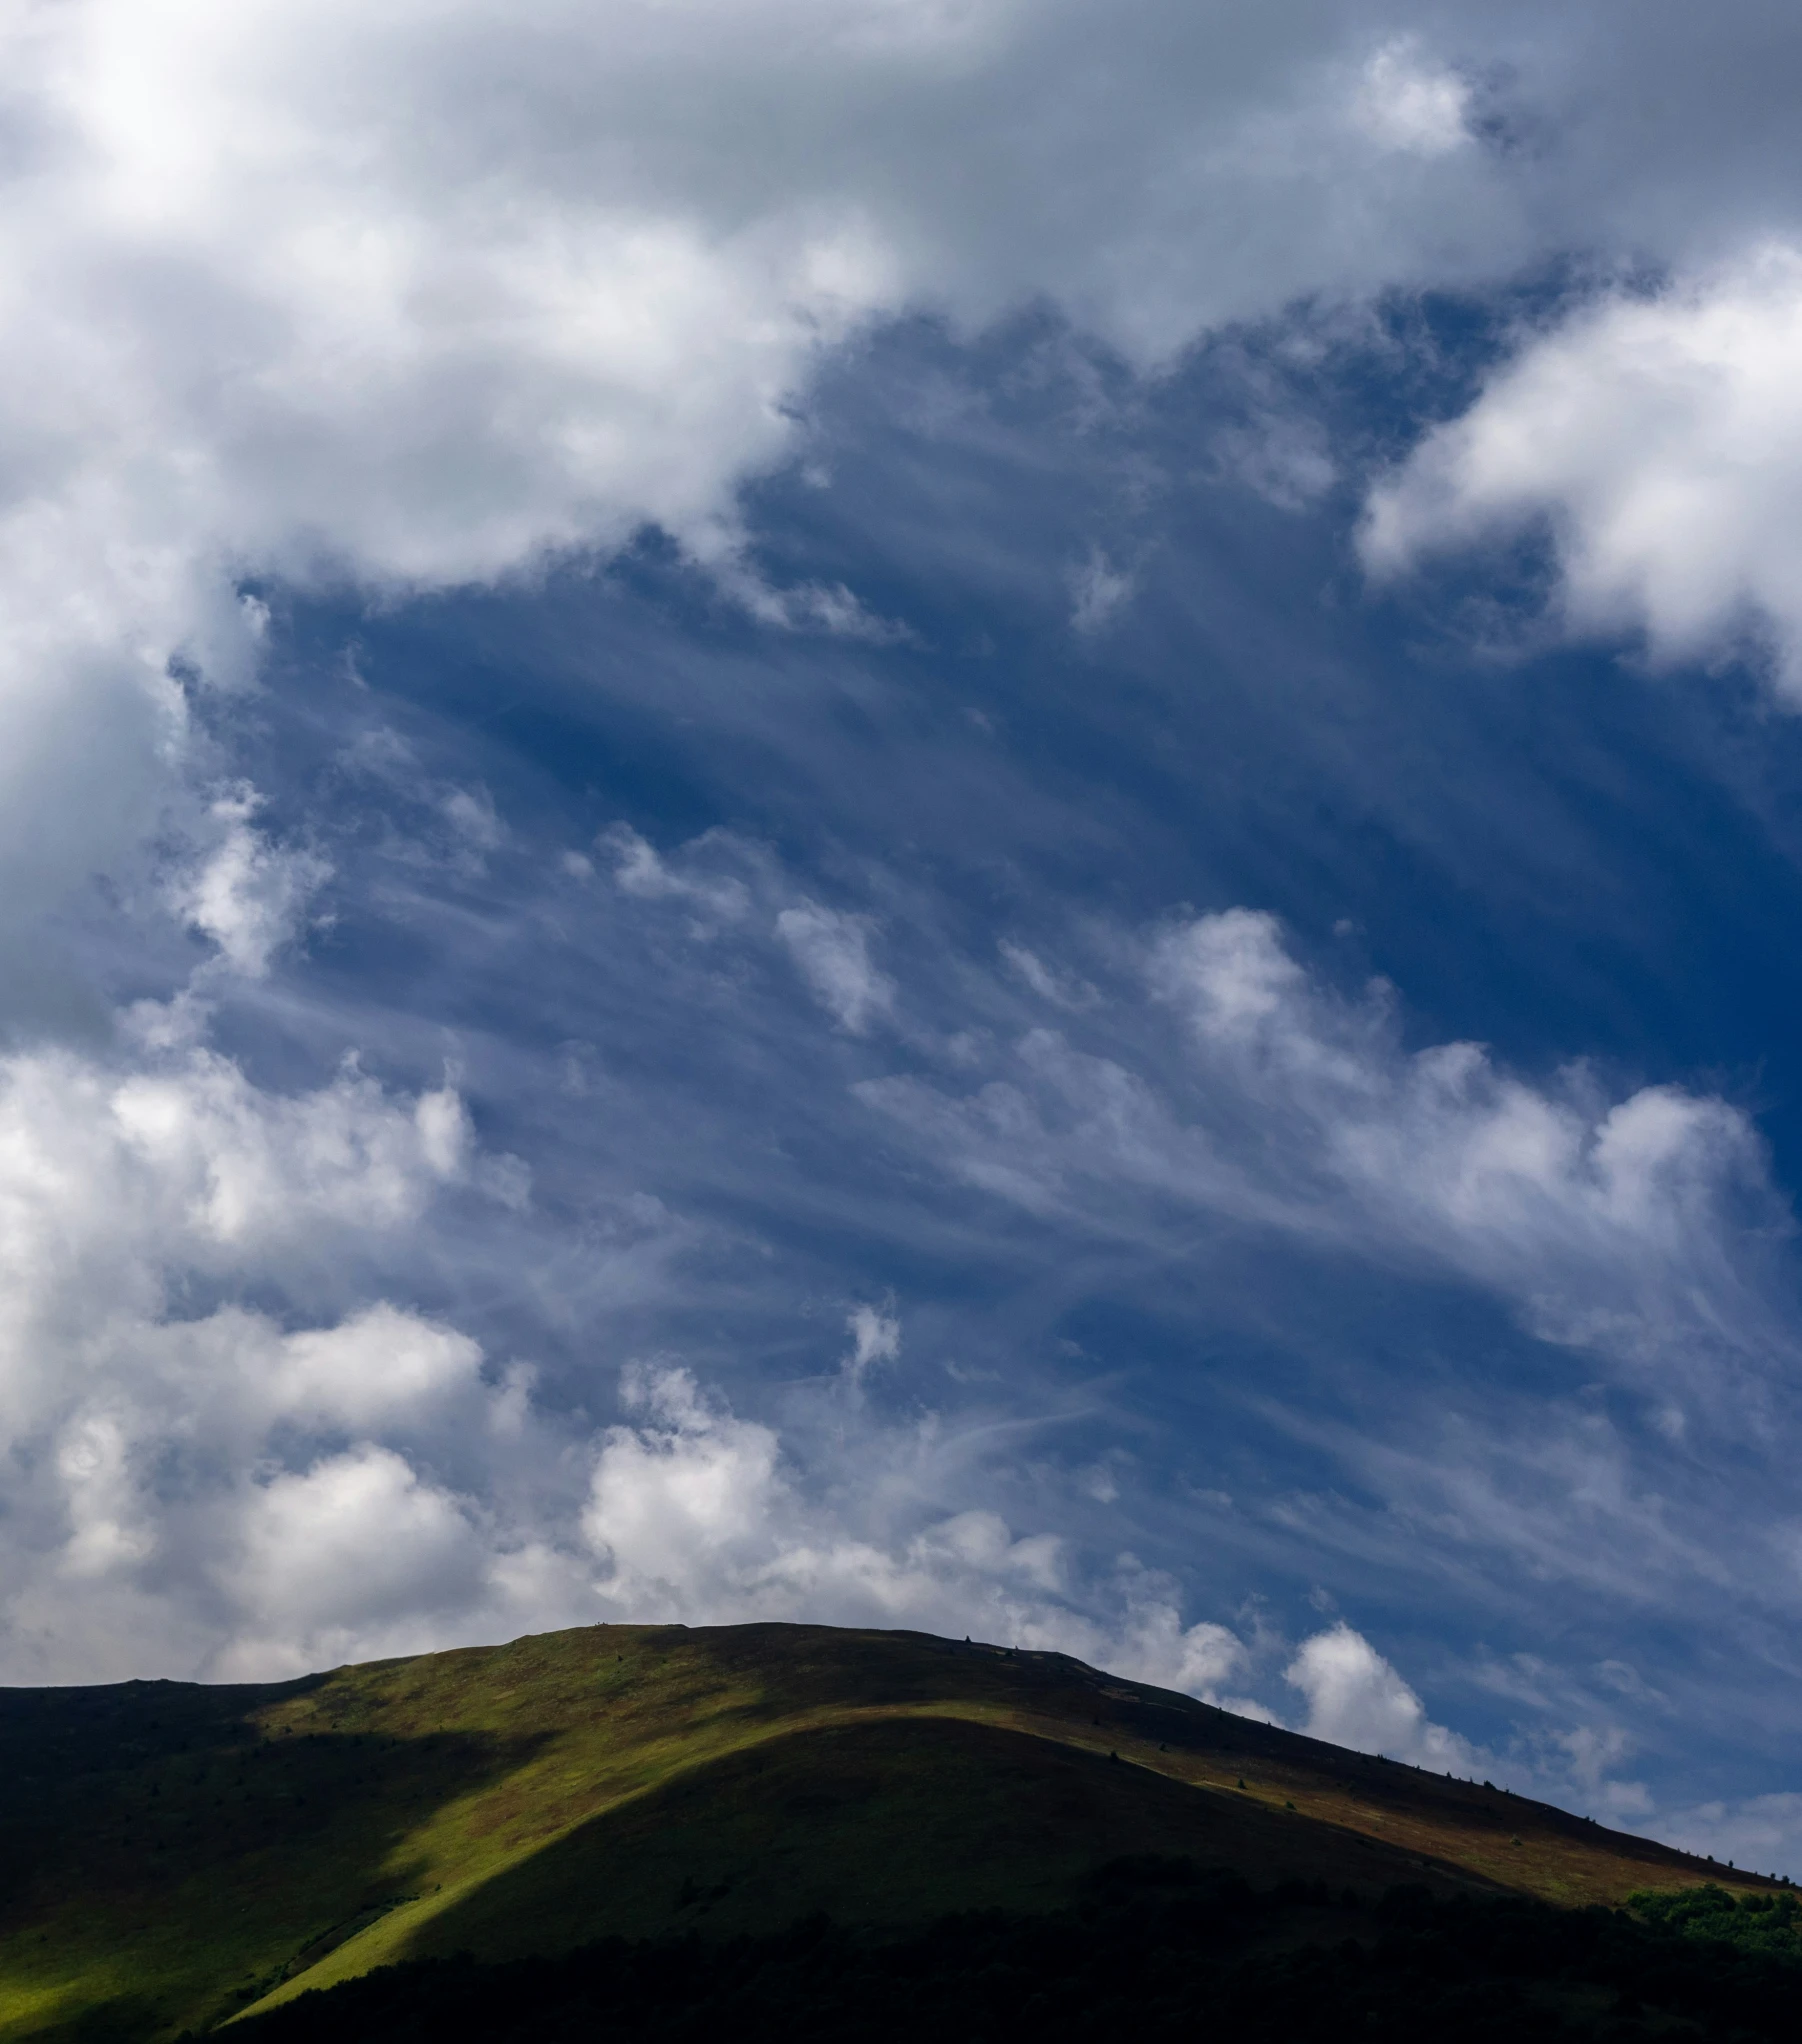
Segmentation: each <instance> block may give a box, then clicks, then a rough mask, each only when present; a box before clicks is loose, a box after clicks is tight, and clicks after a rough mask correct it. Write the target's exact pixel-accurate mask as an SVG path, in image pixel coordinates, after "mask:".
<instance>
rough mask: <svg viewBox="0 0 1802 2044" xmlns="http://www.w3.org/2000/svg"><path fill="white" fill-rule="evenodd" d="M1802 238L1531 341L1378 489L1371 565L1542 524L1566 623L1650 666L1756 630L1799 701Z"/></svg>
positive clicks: (1586, 314)
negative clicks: (1645, 655)
mask: <svg viewBox="0 0 1802 2044" xmlns="http://www.w3.org/2000/svg"><path fill="white" fill-rule="evenodd" d="M1799 346H1802V248H1799V247H1798V246H1797V245H1795V244H1791V243H1785V242H1765V243H1762V244H1760V245H1759V246H1757V247H1755V248H1753V249H1751V250H1750V251H1748V252H1747V253H1745V254H1743V255H1741V256H1740V257H1738V258H1737V259H1736V260H1734V261H1732V262H1730V263H1726V264H1722V265H1718V266H1715V267H1713V268H1711V269H1709V270H1707V271H1703V272H1700V273H1696V274H1691V275H1687V276H1684V277H1681V278H1678V279H1675V280H1673V281H1671V282H1669V283H1668V284H1666V285H1664V286H1663V287H1661V288H1660V289H1658V290H1656V291H1652V292H1627V291H1611V292H1608V293H1606V294H1604V295H1603V296H1602V297H1600V298H1599V299H1598V300H1597V301H1596V302H1594V303H1592V304H1590V305H1587V306H1585V307H1583V308H1582V309H1581V310H1579V311H1577V312H1576V313H1574V314H1572V315H1571V316H1570V317H1569V318H1567V319H1566V320H1564V321H1563V322H1562V323H1561V324H1559V325H1557V326H1555V327H1554V328H1553V329H1552V330H1551V331H1550V332H1549V333H1547V334H1544V335H1542V336H1540V337H1539V338H1536V339H1533V340H1530V341H1529V342H1528V343H1527V344H1526V345H1525V347H1524V348H1523V349H1522V350H1521V352H1520V353H1519V354H1518V355H1517V356H1516V357H1515V359H1513V360H1512V361H1511V362H1509V363H1508V364H1507V365H1506V366H1505V367H1504V368H1503V369H1502V370H1500V371H1499V372H1498V373H1497V374H1496V375H1495V376H1494V377H1492V378H1491V380H1490V381H1489V383H1488V384H1487V386H1486V387H1485V388H1484V390H1483V391H1482V392H1481V394H1480V395H1479V397H1478V398H1477V400H1476V402H1475V404H1474V405H1472V407H1471V408H1470V410H1469V411H1467V412H1466V413H1465V414H1464V415H1463V416H1462V417H1461V418H1459V419H1457V420H1455V421H1454V422H1452V423H1451V424H1449V425H1446V426H1442V427H1440V428H1439V429H1438V430H1437V431H1435V432H1434V433H1432V434H1431V435H1429V436H1428V438H1427V439H1426V440H1425V441H1424V442H1423V444H1422V445H1421V446H1420V447H1418V448H1417V449H1415V451H1414V453H1413V454H1412V455H1411V456H1410V457H1409V458H1408V460H1407V462H1406V463H1405V464H1404V465H1403V467H1402V469H1401V470H1400V472H1399V473H1398V474H1397V475H1395V476H1394V477H1392V478H1391V479H1389V480H1388V481H1386V482H1385V483H1383V484H1382V485H1381V486H1380V487H1379V488H1378V489H1377V490H1376V491H1374V492H1373V494H1372V497H1371V500H1370V504H1369V508H1368V512H1367V515H1366V520H1365V525H1364V531H1363V549H1364V555H1365V559H1366V560H1367V562H1368V563H1369V564H1370V565H1371V566H1372V567H1373V568H1374V569H1376V570H1377V571H1379V572H1381V573H1387V574H1393V573H1396V572H1398V571H1399V570H1401V569H1403V568H1405V567H1407V566H1409V565H1410V564H1412V563H1414V562H1416V561H1419V560H1421V559H1423V558H1425V557H1427V556H1430V555H1432V554H1435V553H1440V552H1444V551H1448V550H1454V549H1460V548H1463V549H1468V548H1473V547H1476V546H1479V545H1482V544H1485V543H1491V542H1494V541H1495V540H1497V539H1506V538H1508V537H1509V536H1510V535H1512V534H1517V533H1519V532H1521V531H1523V530H1530V529H1533V528H1535V527H1543V528H1544V529H1545V530H1546V531H1548V532H1549V534H1550V537H1551V541H1552V545H1553V548H1554V550H1555V554H1556V559H1557V566H1558V574H1559V585H1558V591H1559V602H1560V605H1561V609H1562V613H1563V617H1564V620H1565V622H1566V624H1567V625H1568V627H1569V628H1570V629H1571V630H1572V631H1574V632H1580V633H1606V634H1616V633H1636V632H1638V633H1643V634H1644V635H1645V638H1646V640H1647V642H1648V644H1649V647H1650V649H1651V651H1652V653H1653V654H1654V656H1655V657H1656V658H1658V659H1659V660H1661V661H1667V662H1670V661H1685V660H1686V661H1694V660H1712V659H1715V658H1718V657H1720V656H1721V655H1724V654H1729V653H1733V652H1735V651H1744V650H1745V649H1746V648H1747V646H1748V644H1752V645H1754V646H1755V645H1756V642H1757V641H1758V640H1760V639H1763V640H1764V641H1766V643H1767V644H1768V645H1769V647H1770V649H1771V650H1772V652H1773V654H1774V666H1775V680H1776V684H1777V687H1778V690H1779V692H1780V693H1781V694H1782V695H1783V696H1784V697H1785V698H1786V699H1787V700H1789V701H1790V702H1791V703H1802V596H1799V595H1798V593H1797V588H1796V580H1795V576H1794V574H1793V572H1792V568H1793V562H1794V558H1795V552H1796V548H1797V545H1798V544H1799V543H1802V398H1799V397H1798V394H1797V390H1796V381H1795V377H1794V375H1793V373H1792V370H1793V365H1794V362H1795V359H1796V353H1797V349H1798V347H1799Z"/></svg>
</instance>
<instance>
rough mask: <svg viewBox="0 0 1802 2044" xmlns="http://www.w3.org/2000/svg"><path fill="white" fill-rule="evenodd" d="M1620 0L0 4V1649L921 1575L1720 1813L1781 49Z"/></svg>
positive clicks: (1730, 1630)
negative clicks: (3, 92)
mask: <svg viewBox="0 0 1802 2044" xmlns="http://www.w3.org/2000/svg"><path fill="white" fill-rule="evenodd" d="M1260 14H1261V17H1262V15H1263V11H1260ZM1635 21H1636V24H1637V27H1638V33H1637V35H1636V37H1635V39H1634V40H1633V42H1632V46H1631V48H1623V47H1622V45H1621V44H1620V42H1619V40H1618V38H1617V37H1616V36H1615V35H1614V33H1613V31H1614V30H1615V29H1616V28H1618V25H1619V10H1617V9H1613V8H1608V7H1593V8H1589V9H1583V8H1569V7H1566V8H1561V9H1558V10H1550V9H1547V10H1537V9H1534V8H1531V7H1527V8H1522V7H1513V8H1510V9H1508V10H1506V12H1505V14H1504V11H1502V10H1498V9H1492V8H1488V7H1483V6H1476V5H1462V6H1452V5H1447V6H1444V7H1435V8H1429V7H1424V6H1406V7H1398V8H1394V9H1389V10H1383V9H1380V8H1374V7H1373V8H1366V7H1361V6H1358V7H1353V6H1345V7H1335V8H1327V7H1316V6H1311V5H1305V4H1300V0H1297V4H1294V5H1291V6H1287V7H1279V8H1273V9H1271V10H1269V11H1268V19H1264V18H1260V21H1259V22H1258V23H1257V24H1252V23H1251V22H1249V21H1248V20H1245V19H1241V18H1240V16H1239V14H1238V13H1237V12H1236V11H1234V10H1226V9H1207V8H1201V9H1197V8H1194V7H1185V8H1181V9H1176V8H1165V7H1162V6H1160V5H1157V4H1155V0H1134V4H1132V5H1130V6H1127V7H1125V8H1124V9H1121V8H1120V7H1118V6H1116V7H1115V8H1112V9H1109V10H1107V15H1106V19H1105V20H1104V18H1103V13H1102V11H1101V10H1098V9H1093V8H1088V7H1084V6H1078V5H1076V4H1074V0H1071V4H1063V0H1060V4H1056V5H1050V4H1047V5H1044V6H1042V7H1040V8H1037V9H1032V8H1024V7H1019V6H1014V5H1006V4H1002V0H981V4H971V5H968V6H964V7H951V6H942V7H934V6H929V5H926V4H923V0H922V4H906V5H903V4H900V0H881V4H878V0H757V4H756V5H749V6H747V5H742V4H741V5H740V6H739V7H738V8H737V9H736V10H734V11H731V12H726V13H722V12H721V11H720V10H719V9H717V8H715V7H713V6H712V5H710V4H707V0H688V4H684V5H683V6H679V7H673V8H662V9H653V8H645V7H640V6H638V5H635V4H631V0H615V4H611V5H609V6H607V7H603V8H598V9H597V8H593V7H589V8H585V9H578V8H575V7H573V6H571V7H568V8H566V7H564V6H562V5H560V4H545V5H543V6H540V7H538V8H535V9H530V10H528V11H527V16H526V20H525V22H524V24H523V26H522V25H521V24H519V22H518V21H517V19H516V18H509V19H505V20H504V19H503V17H502V14H501V12H500V11H499V10H495V9H491V8H489V7H488V6H486V5H484V4H475V0H441V4H434V5H430V6H421V7H417V8H406V9H401V8H394V9H386V10H384V9H380V8H377V9H374V10H370V9H367V8H364V9H360V10H351V9H348V8H345V9H342V10H340V9H337V8H326V9H325V10H323V11H320V10H317V9H314V10H309V11H308V13H307V15H306V16H305V17H304V19H303V17H302V15H301V12H300V10H297V9H295V8H293V7H291V6H290V5H287V4H285V0H265V4H262V5H260V6H257V7H253V8H249V9H246V10H243V11H242V13H241V14H240V15H239V16H236V17H234V19H233V21H232V22H230V23H224V24H222V23H219V22H215V21H212V20H211V19H210V18H209V17H208V16H207V14H206V11H205V10H195V9H190V8H186V7H182V6H179V5H176V4H174V0H169V4H167V5H164V4H162V0H158V4H156V5H152V6H148V7H146V6H145V5H144V4H143V0H139V4H138V6H137V7H135V8H133V9H126V8H124V7H122V6H119V5H115V4H112V0H81V4H79V5H76V6H73V7H65V8H63V9H61V10H60V11H58V12H57V13H55V14H54V15H51V14H31V13H29V11H28V12H27V14H26V15H25V16H23V17H21V19H20V21H19V22H18V23H17V24H15V25H14V26H13V27H12V28H10V29H8V30H7V31H6V33H7V34H8V36H9V37H10V38H11V54H12V58H13V60H14V61H13V62H12V63H11V65H10V67H9V75H12V76H15V77H17V78H18V79H19V80H20V81H21V83H20V85H19V87H18V89H17V91H16V93H15V94H14V96H13V99H12V100H11V101H10V102H9V104H8V107H7V108H6V110H5V116H4V123H5V128H6V135H7V139H8V144H9V149H10V152H11V153H10V155H9V157H8V163H9V166H10V167H9V169H8V171H7V180H8V182H7V184H6V186H5V189H4V196H3V199H0V230H3V232H4V234H5V237H6V246H7V247H8V249H9V251H10V254H9V258H8V265H9V272H10V274H12V275H13V276H14V277H15V279H17V280H19V284H20V289H19V291H18V293H17V302H16V303H15V304H14V305H12V306H11V307H10V308H9V309H7V310H6V311H5V312H4V315H3V316H0V349H3V350H4V351H5V359H6V360H7V362H8V364H9V368H10V372H11V373H10V376H9V379H8V389H9V395H8V396H7V397H6V399H5V400H4V403H3V404H0V476H4V478H5V495H4V502H3V504H0V576H3V577H4V578H5V584H6V588H7V592H8V604H7V623H6V626H5V631H4V634H3V635H0V636H3V639H4V643H3V644H0V670H3V672H0V683H3V686H0V736H4V738H5V746H4V753H5V760H6V765H5V773H6V775H7V784H6V785H7V789H8V800H7V803H6V805H5V823H4V828H0V863H3V864H4V868H5V873H6V876H7V885H6V887H5V889H4V903H3V906H0V955H3V956H4V959H5V963H6V972H5V974H4V997H3V1000H0V1026H3V1030H4V1047H3V1049H0V1211H3V1212H4V1213H5V1214H6V1216H7V1222H6V1227H5V1229H4V1231H0V1423H3V1424H4V1426H5V1428H6V1431H7V1440H8V1460H7V1462H6V1464H5V1470H6V1474H5V1477H4V1479H3V1484H0V1545H3V1547H4V1552H5V1570H4V1581H5V1588H4V1592H3V1594H0V1675H3V1676H4V1679H8V1680H12V1681H43V1680H79V1679H106V1678H111V1677H119V1676H123V1675H126V1674H168V1675H181V1676H196V1675H198V1676H207V1677H228V1676H247V1675H256V1676H263V1675H278V1674H284V1673H288V1672H293V1671H296V1670H299V1669H303V1668H308V1667H315V1666H323V1665H329V1664H332V1663H334V1662H336V1661H340V1660H343V1659H346V1658H356V1657H364V1656H369V1655H376V1654H383V1653H394V1652H405V1651H413V1650H419V1649H424V1648H429V1647H433V1646H439V1645H446V1644H451V1643H455V1642H459V1641H468V1640H478V1639H493V1638H504V1637H511V1636H513V1635H515V1634H517V1633H519V1632H521V1631H527V1630H534V1629H542V1628H544V1627H548V1626H552V1625H559V1624H575V1623H583V1622H592V1621H593V1620H596V1619H601V1618H609V1617H620V1616H627V1617H641V1618H658V1619H664V1618H678V1619H682V1620H684V1621H686V1622H691V1623H711V1622H722V1621H729V1620H732V1619H735V1618H742V1617H754V1616H760V1617H771V1616H774V1617H786V1618H806V1619H819V1620H825V1621H830V1622H838V1623H876V1624H894V1625H920V1626H925V1627H928V1628H931V1629H935V1630H944V1631H953V1632H959V1633H961V1632H966V1631H968V1632H974V1633H977V1634H979V1635H984V1636H989V1637H995V1638H1007V1639H1010V1640H1012V1639H1018V1640H1022V1641H1032V1642H1034V1643H1039V1644H1047V1645H1056V1646H1060V1647H1064V1648H1067V1649H1069V1650H1071V1651H1074V1652H1077V1653H1081V1654H1083V1655H1085V1656H1086V1657H1088V1658H1090V1659H1096V1660H1101V1661H1104V1662H1107V1663H1108V1664H1110V1665H1113V1666H1117V1667H1120V1668H1123V1669H1128V1670H1130V1671H1132V1672H1134V1673H1138V1674H1141V1675H1144V1676H1147V1677H1149V1678H1151V1679H1155V1680H1159V1681H1164V1682H1169V1683H1172V1684H1175V1685H1178V1686H1182V1687H1185V1688H1189V1689H1192V1690H1194V1691H1195V1692H1196V1693H1198V1694H1203V1695H1207V1696H1210V1697H1214V1698H1218V1699H1222V1700H1227V1701H1229V1702H1232V1703H1234V1704H1235V1706H1236V1707H1240V1708H1246V1709H1251V1710H1255V1711H1258V1712H1261V1713H1263V1714H1266V1715H1270V1716H1274V1717H1277V1718H1280V1719H1281V1720H1282V1721H1284V1722H1287V1723H1292V1724H1296V1725H1301V1726H1306V1727H1307V1728H1309V1729H1312V1730H1314V1731H1317V1732H1319V1733H1320V1734H1322V1735H1323V1736H1326V1737H1330V1738H1335V1739H1341V1740H1344V1741H1346V1742H1348V1743H1352V1744H1356V1745H1360V1746H1363V1747H1366V1748H1368V1749H1371V1750H1381V1751H1387V1752H1391V1753H1394V1754H1397V1755H1401V1756H1404V1757H1407V1758H1410V1759H1415V1760H1419V1761H1421V1762H1422V1763H1424V1764H1428V1765H1433V1766H1439V1767H1444V1768H1449V1769H1451V1770H1453V1771H1455V1772H1458V1773H1462V1774H1473V1775H1478V1776H1486V1777H1488V1778H1491V1779H1496V1780H1506V1781H1509V1782H1511V1783H1513V1784H1515V1785H1516V1786H1519V1787H1522V1788H1526V1789H1530V1790H1532V1791H1533V1792H1535V1793H1540V1794H1545V1795H1549V1796H1552V1797H1554V1798H1556V1799H1559V1800H1562V1801H1564V1802H1566V1803H1568V1804H1570V1805H1571V1806H1573V1807H1578V1808H1582V1809H1585V1810H1591V1811H1594V1812H1595V1813H1597V1814H1598V1815H1602V1816H1605V1817H1608V1818H1610V1819H1612V1820H1613V1821H1617V1822H1622V1823H1626V1824H1630V1825H1634V1826H1639V1827H1643V1828H1646V1829H1649V1830H1653V1831H1656V1832H1658V1833H1660V1834H1661V1835H1665V1836H1670V1837H1676V1838H1680V1839H1682V1840H1684V1841H1686V1842H1692V1843H1694V1844H1696V1845H1697V1846H1698V1847H1699V1848H1701V1849H1703V1850H1709V1851H1715V1852H1717V1853H1719V1854H1720V1855H1721V1856H1722V1857H1726V1856H1729V1855H1731V1856H1733V1857H1735V1858H1737V1859H1739V1860H1740V1862H1741V1863H1742V1864H1745V1863H1748V1862H1749V1863H1751V1864H1754V1865H1757V1866H1760V1867H1770V1868H1773V1869H1779V1868H1782V1869H1786V1870H1790V1871H1795V1872H1802V1779H1798V1778H1797V1776H1796V1773H1795V1770H1794V1766H1793V1762H1792V1758H1791V1756H1792V1754H1793V1748H1794V1734H1795V1730H1796V1722H1795V1705H1794V1695H1795V1682H1794V1674H1795V1671H1796V1660H1797V1649H1796V1646H1795V1644H1794V1641H1795V1637H1796V1625H1797V1620H1798V1618H1799V1617H1802V1501H1799V1500H1798V1497H1797V1494H1796V1488H1795V1479H1794V1474H1793V1471H1794V1468H1795V1465H1796V1451H1797V1448H1798V1446H1799V1445H1802V1411H1799V1410H1798V1401H1797V1394H1796V1389H1795V1384H1796V1369H1795V1357H1796V1348H1797V1341H1798V1336H1799V1335H1802V1292H1799V1289H1798V1274H1799V1273H1798V1261H1797V1246H1796V1242H1795V1203H1796V1191H1797V1187H1798V1184H1799V1183H1802V1066H1799V1064H1798V1053H1797V1049H1796V1040H1797V1039H1796V1031H1795V1027H1794V1017H1795V1015H1796V1012H1797V1005H1798V992H1799V991H1802V989H1799V988H1798V985H1797V980H1798V976H1799V974H1802V963H1799V960H1798V953H1797V948H1796V944H1795V941H1794V935H1793V933H1794V931H1795V929H1796V927H1797V919H1798V909H1799V908H1802V864H1799V854H1802V833H1799V832H1798V829H1797V825H1796V821H1795V818H1796V815H1797V799H1796V798H1797V794H1798V791H1799V790H1802V723H1799V722H1798V719H1797V715H1796V709H1797V704H1798V702H1799V701H1802V682H1799V681H1798V679H1797V676H1798V674H1799V673H1802V665H1799V663H1802V650H1798V649H1802V607H1798V606H1797V605H1796V604H1795V600H1794V597H1793V591H1792V587H1791V582H1792V576H1791V569H1790V561H1791V559H1792V557H1793V553H1794V542H1795V540H1796V538H1797V537H1798V536H1799V535H1802V408H1799V407H1798V406H1797V403H1796V400H1795V397H1794V394H1793V391H1792V389H1791V383H1792V381H1793V379H1792V375H1791V370H1790V364H1791V363H1792V362H1793V360H1794V342H1795V341H1796V340H1797V339H1798V338H1802V218H1798V217H1795V208H1794V204H1793V201H1792V199H1791V197H1790V196H1789V195H1790V192H1791V190H1792V188H1793V184H1794V177H1793V172H1794V168H1795V166H1794V165H1793V163H1792V161H1791V158H1792V157H1793V155H1794V153H1795V149H1796V146H1797V145H1796V144H1795V142H1794V140H1793V137H1792V136H1791V133H1790V122H1789V119H1788V111H1787V110H1788V108H1789V107H1790V105H1792V104H1793V94H1791V93H1790V92H1789V91H1788V89H1787V86H1785V87H1784V89H1783V90H1778V89H1777V85H1778V84H1780V83H1782V81H1785V80H1788V79H1790V78H1791V77H1793V74H1794V71H1795V69H1796V65H1797V62H1798V60H1799V59H1802V36H1799V35H1798V33H1797V32H1796V31H1795V30H1794V29H1793V27H1792V26H1791V25H1790V23H1789V21H1788V19H1787V17H1786V16H1785V14H1784V13H1783V11H1782V10H1776V9H1765V8H1763V7H1761V6H1755V5H1750V4H1744V5H1737V6H1734V7H1730V8H1728V9H1727V10H1725V12H1724V13H1717V14H1716V15H1715V16H1712V17H1711V19H1710V22H1709V23H1708V24H1707V25H1706V26H1703V25H1700V24H1698V23H1697V22H1696V21H1695V20H1694V19H1693V18H1692V17H1691V16H1690V14H1689V13H1687V12H1685V11H1684V10H1678V9H1676V8H1670V9H1666V8H1664V7H1662V6H1653V7H1647V8H1642V9H1636V10H1635ZM147 23H148V28H147V27H146V24H147ZM1673 106H1676V107H1679V108H1680V109H1681V112H1682V118H1681V119H1679V120H1677V121H1675V122H1674V123H1672V122H1671V121H1669V120H1668V119H1666V118H1665V117H1664V116H1661V115H1660V114H1659V110H1660V109H1669V108H1670V107H1673Z"/></svg>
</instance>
